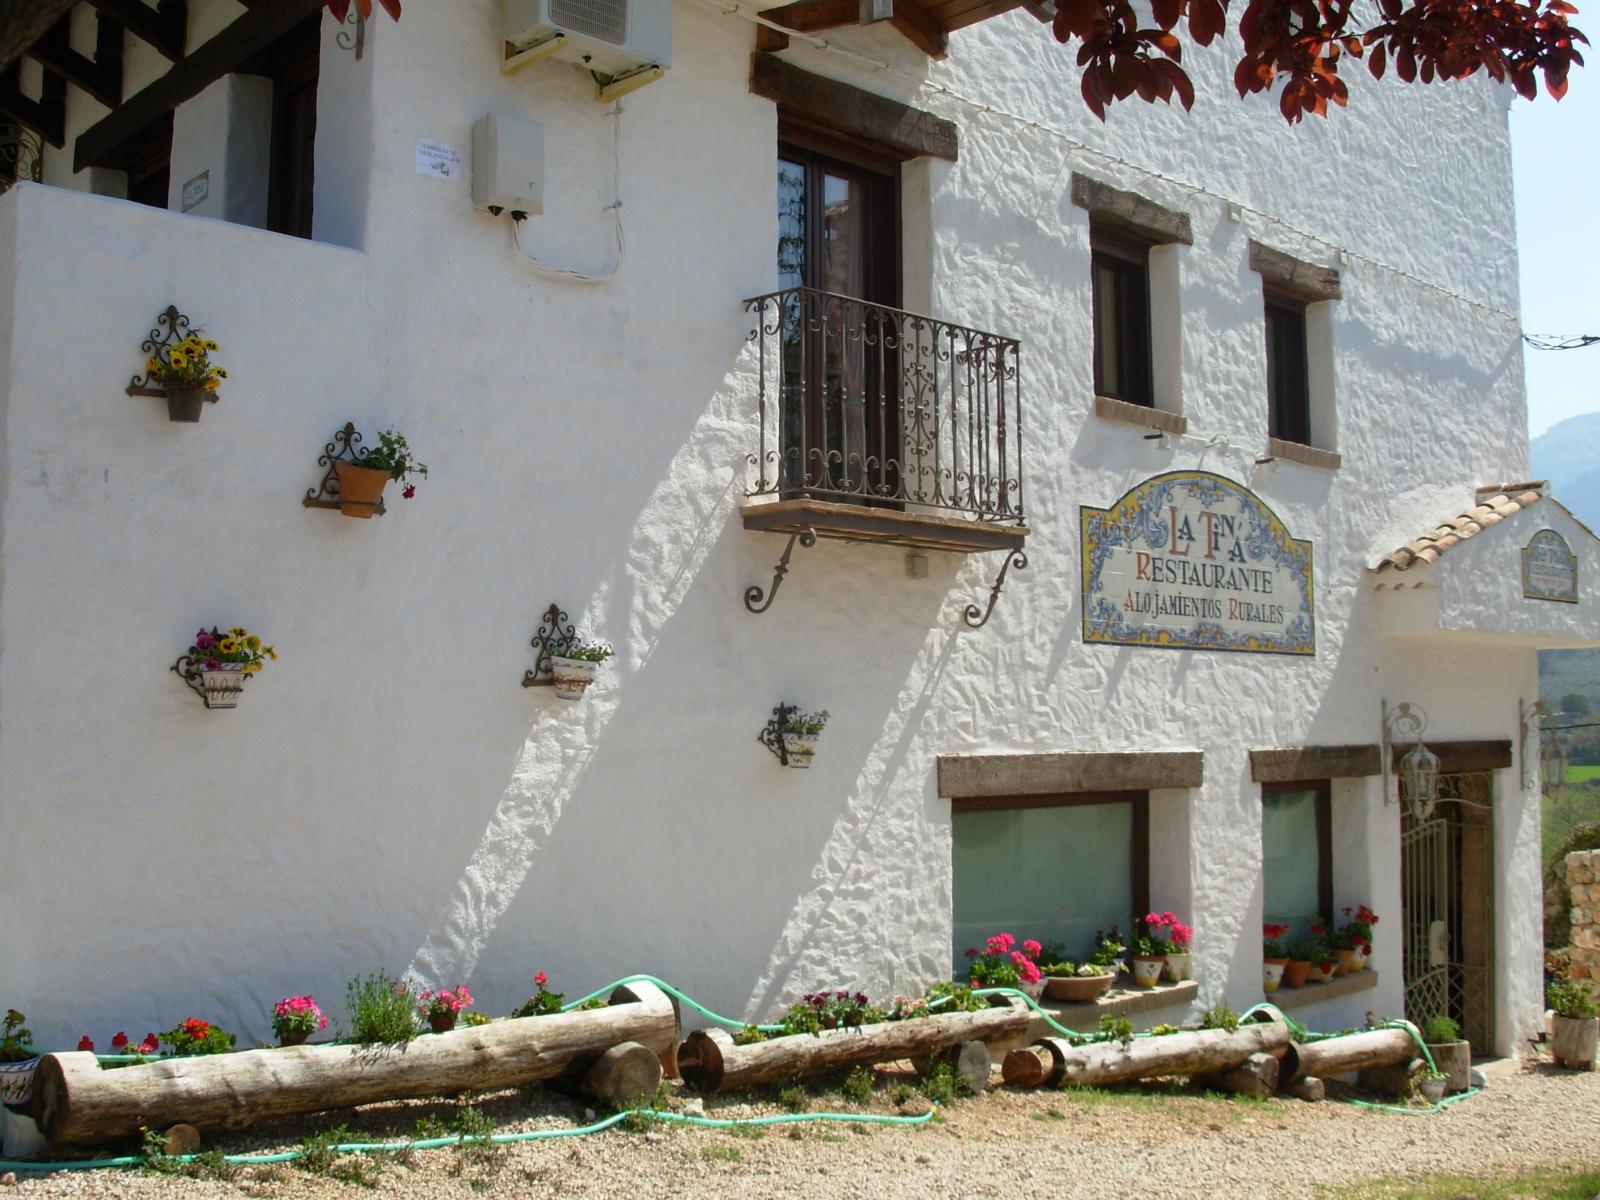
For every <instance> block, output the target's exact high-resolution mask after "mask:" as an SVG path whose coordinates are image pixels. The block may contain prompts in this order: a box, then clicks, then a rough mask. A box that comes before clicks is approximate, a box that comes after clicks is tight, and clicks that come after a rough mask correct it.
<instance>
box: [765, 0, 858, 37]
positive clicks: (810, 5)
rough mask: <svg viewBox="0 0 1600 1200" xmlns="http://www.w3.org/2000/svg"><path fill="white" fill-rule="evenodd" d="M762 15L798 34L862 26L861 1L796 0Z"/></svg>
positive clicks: (768, 10) (770, 9)
mask: <svg viewBox="0 0 1600 1200" xmlns="http://www.w3.org/2000/svg"><path fill="white" fill-rule="evenodd" d="M761 15H762V16H763V17H765V18H766V19H767V20H769V21H776V22H777V23H778V24H779V25H782V26H784V27H785V28H787V29H793V30H795V31H796V32H798V33H816V32H817V31H818V30H821V29H837V28H838V27H839V26H840V25H857V24H860V22H861V0H795V3H793V4H785V5H784V6H783V7H781V8H769V9H767V11H766V12H764V13H762V14H761Z"/></svg>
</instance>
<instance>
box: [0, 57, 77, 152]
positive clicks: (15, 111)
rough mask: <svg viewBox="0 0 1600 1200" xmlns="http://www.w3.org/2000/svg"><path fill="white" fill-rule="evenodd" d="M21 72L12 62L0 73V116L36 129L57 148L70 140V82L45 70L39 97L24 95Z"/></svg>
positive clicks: (36, 131)
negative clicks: (68, 118)
mask: <svg viewBox="0 0 1600 1200" xmlns="http://www.w3.org/2000/svg"><path fill="white" fill-rule="evenodd" d="M20 76H21V72H20V71H19V70H18V69H17V64H16V63H12V64H11V66H9V67H7V68H6V69H5V71H4V72H0V116H3V117H7V118H9V119H10V120H12V121H15V122H16V123H17V124H18V125H22V126H25V127H26V128H28V129H31V130H33V131H34V132H35V133H37V134H38V135H39V136H40V137H41V138H43V139H44V140H45V141H46V142H49V143H50V145H52V146H54V147H55V148H56V149H57V150H59V149H61V147H62V146H64V145H65V144H66V140H67V81H66V80H65V79H63V78H61V76H59V75H57V74H56V73H55V72H54V71H46V72H45V73H44V89H43V92H42V93H41V95H40V97H39V99H37V100H30V99H29V98H28V97H27V96H24V95H23V94H22V88H21V85H20V82H19V81H20Z"/></svg>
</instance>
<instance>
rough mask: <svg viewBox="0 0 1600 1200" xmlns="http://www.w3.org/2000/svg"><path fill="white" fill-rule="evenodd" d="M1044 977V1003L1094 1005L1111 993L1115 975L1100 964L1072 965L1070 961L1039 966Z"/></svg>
mask: <svg viewBox="0 0 1600 1200" xmlns="http://www.w3.org/2000/svg"><path fill="white" fill-rule="evenodd" d="M1039 973H1040V974H1041V975H1043V976H1044V995H1045V999H1047V1000H1061V1001H1064V1002H1066V1003H1068V1004H1093V1003H1094V1002H1095V1001H1096V1000H1098V999H1100V997H1101V996H1103V995H1105V994H1106V993H1107V992H1108V991H1110V990H1111V985H1112V984H1113V983H1115V982H1116V979H1117V976H1116V973H1115V972H1114V971H1112V970H1111V968H1109V967H1105V966H1101V965H1100V964H1099V963H1091V962H1086V963H1082V964H1078V963H1074V962H1073V961H1072V960H1071V959H1067V960H1065V961H1062V962H1056V963H1052V964H1050V965H1049V966H1041V967H1040V968H1039Z"/></svg>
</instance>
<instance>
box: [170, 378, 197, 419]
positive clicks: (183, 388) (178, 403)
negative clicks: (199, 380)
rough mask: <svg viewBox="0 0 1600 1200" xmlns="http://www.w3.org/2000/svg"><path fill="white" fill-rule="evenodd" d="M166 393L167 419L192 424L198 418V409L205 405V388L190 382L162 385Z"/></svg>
mask: <svg viewBox="0 0 1600 1200" xmlns="http://www.w3.org/2000/svg"><path fill="white" fill-rule="evenodd" d="M163 390H164V391H165V392H166V393H167V420H169V421H184V422H188V423H190V424H193V423H194V422H195V421H198V420H199V419H200V410H201V409H202V408H204V407H205V406H206V390H205V388H203V387H200V386H198V385H196V384H192V383H169V384H165V385H163Z"/></svg>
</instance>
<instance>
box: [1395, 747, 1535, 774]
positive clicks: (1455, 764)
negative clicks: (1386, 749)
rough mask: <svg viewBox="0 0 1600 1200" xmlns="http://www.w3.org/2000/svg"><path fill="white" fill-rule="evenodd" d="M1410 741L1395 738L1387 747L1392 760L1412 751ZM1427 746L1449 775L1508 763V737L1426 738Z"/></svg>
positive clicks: (1500, 768)
mask: <svg viewBox="0 0 1600 1200" xmlns="http://www.w3.org/2000/svg"><path fill="white" fill-rule="evenodd" d="M1411 746H1412V743H1410V742H1396V743H1394V745H1392V746H1391V747H1390V750H1391V751H1392V752H1393V754H1394V761H1395V762H1396V763H1399V761H1400V760H1401V759H1402V758H1404V757H1405V756H1406V755H1407V754H1408V753H1410V751H1411ZM1427 746H1428V749H1429V750H1432V751H1433V752H1434V753H1435V754H1437V755H1438V756H1439V770H1441V771H1443V772H1445V773H1446V774H1449V775H1471V774H1474V773H1475V772H1478V771H1503V770H1506V769H1507V768H1508V767H1510V766H1511V739H1510V738H1506V739H1503V740H1488V741H1481V742H1428V743H1427Z"/></svg>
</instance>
